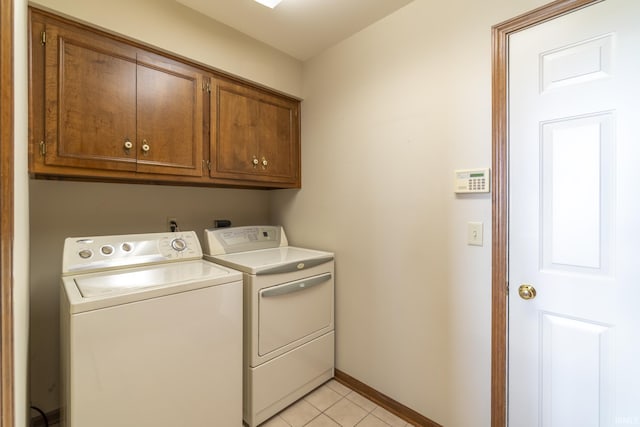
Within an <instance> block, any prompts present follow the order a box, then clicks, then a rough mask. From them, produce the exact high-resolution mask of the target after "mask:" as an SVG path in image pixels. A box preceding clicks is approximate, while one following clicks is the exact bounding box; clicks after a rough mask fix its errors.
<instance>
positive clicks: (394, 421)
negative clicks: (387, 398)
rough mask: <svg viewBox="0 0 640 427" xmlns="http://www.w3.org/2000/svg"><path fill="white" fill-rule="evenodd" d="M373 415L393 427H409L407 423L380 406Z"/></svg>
mask: <svg viewBox="0 0 640 427" xmlns="http://www.w3.org/2000/svg"><path fill="white" fill-rule="evenodd" d="M371 414H372V415H375V416H376V417H378V418H380V419H381V420H382V421H384V422H385V423H387V424H389V425H390V426H392V427H405V426H406V425H407V422H406V421H405V420H403V419H402V418H400V417H398V416H397V415H395V414H392V413H391V412H389V411H387V410H386V409H384V408H381V407H379V406H378V407H377V408H376V409H374V410H373V411H372V412H371Z"/></svg>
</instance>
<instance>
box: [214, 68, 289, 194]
mask: <svg viewBox="0 0 640 427" xmlns="http://www.w3.org/2000/svg"><path fill="white" fill-rule="evenodd" d="M210 102H211V118H210V123H211V132H210V133H211V177H212V178H223V179H235V180H245V181H254V182H258V183H261V184H264V185H268V184H269V183H271V184H273V185H274V186H281V187H299V186H300V139H299V138H300V127H299V126H300V125H299V106H300V103H299V102H298V101H297V100H294V99H291V98H287V97H283V96H278V95H274V94H271V93H269V92H267V91H263V90H261V89H257V88H253V87H250V86H244V85H239V84H235V83H232V82H229V81H225V80H221V79H212V91H211V100H210Z"/></svg>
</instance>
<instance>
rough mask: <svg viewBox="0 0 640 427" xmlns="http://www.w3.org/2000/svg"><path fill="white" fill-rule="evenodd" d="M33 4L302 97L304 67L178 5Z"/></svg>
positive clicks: (90, 0) (47, 0)
mask: <svg viewBox="0 0 640 427" xmlns="http://www.w3.org/2000/svg"><path fill="white" fill-rule="evenodd" d="M31 3H32V4H33V5H35V6H38V7H41V8H44V9H47V10H52V11H54V12H56V13H59V14H62V15H67V16H69V17H72V18H74V19H76V20H80V21H84V22H86V23H89V24H91V25H92V26H96V27H100V28H103V29H106V30H108V31H110V32H113V33H116V34H119V35H123V36H125V37H128V38H131V39H134V40H138V41H141V42H144V43H147V44H149V45H152V46H154V47H157V48H160V49H163V50H165V51H168V52H171V53H174V54H177V55H179V56H183V57H185V58H188V59H190V60H193V61H196V62H200V63H202V64H205V65H208V66H211V67H213V68H217V69H219V70H222V71H225V72H227V73H230V74H234V75H237V76H240V77H242V78H244V79H246V80H251V81H254V82H256V83H259V84H262V85H265V86H268V87H271V88H273V89H276V90H279V91H281V92H284V93H287V94H290V95H293V96H300V92H301V87H302V72H301V70H302V65H301V63H300V61H298V60H296V59H294V58H292V57H290V56H288V55H286V54H284V53H282V52H280V51H278V50H275V49H273V48H271V47H269V46H267V45H265V44H263V43H259V42H256V41H255V40H253V39H251V38H249V37H248V36H246V35H244V34H242V33H239V32H237V31H235V30H233V29H231V28H229V27H227V26H225V25H222V24H220V23H217V22H215V21H213V20H211V19H210V18H208V17H206V16H205V15H202V14H199V13H197V12H195V11H193V10H192V9H189V8H188V7H186V6H183V5H181V4H179V3H177V2H175V1H174V0H134V1H131V0H110V1H98V0H82V1H78V0H35V1H33V2H31Z"/></svg>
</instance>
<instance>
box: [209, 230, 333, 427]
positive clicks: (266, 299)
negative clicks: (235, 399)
mask: <svg viewBox="0 0 640 427" xmlns="http://www.w3.org/2000/svg"><path fill="white" fill-rule="evenodd" d="M204 247H205V259H207V260H210V261H213V262H215V263H218V264H222V265H224V266H227V267H230V268H233V269H236V270H240V271H242V272H243V277H244V316H245V317H244V406H243V412H244V421H245V422H246V423H247V424H248V425H249V426H250V427H254V426H257V425H258V424H260V423H262V422H263V421H265V420H267V419H268V418H270V417H271V416H273V415H275V414H276V413H278V412H279V411H280V410H282V409H284V408H285V407H287V406H289V405H290V404H291V403H293V402H295V401H296V400H298V399H299V398H300V397H302V396H304V395H305V394H307V393H308V392H310V391H311V390H313V389H314V388H316V387H318V386H319V385H321V384H323V383H324V382H326V381H327V380H329V379H331V378H333V374H334V260H333V259H334V257H333V254H332V253H329V252H322V251H315V250H310V249H303V248H297V247H292V246H288V241H287V238H286V236H285V233H284V230H283V229H282V227H276V226H253V227H235V228H221V229H211V230H205V241H204Z"/></svg>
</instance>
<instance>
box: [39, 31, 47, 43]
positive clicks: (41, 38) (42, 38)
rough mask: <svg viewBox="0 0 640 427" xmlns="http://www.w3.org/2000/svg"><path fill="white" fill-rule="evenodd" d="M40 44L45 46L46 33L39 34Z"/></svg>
mask: <svg viewBox="0 0 640 427" xmlns="http://www.w3.org/2000/svg"><path fill="white" fill-rule="evenodd" d="M40 43H42V44H47V33H46V32H44V31H43V32H42V33H40Z"/></svg>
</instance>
